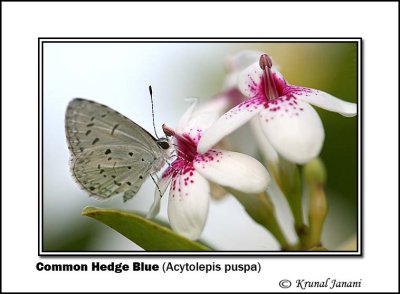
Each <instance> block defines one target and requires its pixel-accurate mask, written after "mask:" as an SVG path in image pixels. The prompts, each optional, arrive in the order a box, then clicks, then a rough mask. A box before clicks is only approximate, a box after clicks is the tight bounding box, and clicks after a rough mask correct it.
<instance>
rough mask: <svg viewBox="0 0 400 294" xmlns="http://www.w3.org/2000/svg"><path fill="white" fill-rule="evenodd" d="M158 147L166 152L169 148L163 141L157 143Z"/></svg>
mask: <svg viewBox="0 0 400 294" xmlns="http://www.w3.org/2000/svg"><path fill="white" fill-rule="evenodd" d="M157 144H158V146H160V147H161V148H162V149H164V150H167V149H168V148H169V144H168V142H165V141H159V142H157Z"/></svg>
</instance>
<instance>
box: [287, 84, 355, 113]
mask: <svg viewBox="0 0 400 294" xmlns="http://www.w3.org/2000/svg"><path fill="white" fill-rule="evenodd" d="M296 88H299V90H296V93H293V96H295V97H296V98H298V99H301V100H303V101H306V102H308V103H310V104H313V105H315V106H318V107H320V108H323V109H326V110H329V111H334V112H337V113H340V114H341V115H343V116H347V117H351V116H355V115H357V104H355V103H351V102H347V101H343V100H341V99H339V98H336V97H335V96H332V95H330V94H328V93H326V92H323V91H319V90H314V89H309V88H300V87H296Z"/></svg>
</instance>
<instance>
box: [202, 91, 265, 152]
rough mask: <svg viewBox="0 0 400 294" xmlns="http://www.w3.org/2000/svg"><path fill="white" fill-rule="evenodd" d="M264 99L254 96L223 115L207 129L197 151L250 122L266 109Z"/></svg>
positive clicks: (206, 148)
mask: <svg viewBox="0 0 400 294" xmlns="http://www.w3.org/2000/svg"><path fill="white" fill-rule="evenodd" d="M263 103H264V100H263V99H259V98H253V99H249V100H246V101H244V102H242V103H240V104H239V105H238V106H236V107H234V108H232V109H231V110H229V111H228V112H227V113H225V114H224V115H223V116H221V117H220V118H219V119H218V120H217V121H216V122H215V123H214V124H212V125H211V127H210V128H209V129H206V130H205V131H204V133H203V136H202V138H201V139H200V141H199V144H198V146H197V151H198V152H200V153H204V152H206V151H207V150H209V149H210V148H212V147H213V146H214V145H215V144H217V143H218V142H219V141H220V140H221V139H222V138H223V137H225V136H227V135H229V134H230V133H232V132H233V131H234V130H236V129H237V128H239V127H240V126H242V125H244V124H245V123H246V122H248V121H249V120H250V119H251V118H252V117H254V116H255V115H257V114H258V113H259V112H260V111H261V110H263V109H264V104H263Z"/></svg>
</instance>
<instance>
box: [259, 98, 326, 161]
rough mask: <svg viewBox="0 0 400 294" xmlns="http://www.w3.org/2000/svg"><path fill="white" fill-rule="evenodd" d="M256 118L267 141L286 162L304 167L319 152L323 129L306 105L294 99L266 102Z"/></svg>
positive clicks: (309, 107)
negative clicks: (265, 105) (264, 107)
mask: <svg viewBox="0 0 400 294" xmlns="http://www.w3.org/2000/svg"><path fill="white" fill-rule="evenodd" d="M259 118H260V123H261V128H262V130H263V131H264V134H265V135H266V137H267V139H268V141H269V142H270V143H271V145H272V146H273V147H274V148H275V150H276V151H277V152H278V153H279V154H280V155H282V156H283V157H285V158H286V159H288V160H290V161H292V162H295V163H298V164H304V163H306V162H308V161H309V160H311V159H313V158H314V157H316V156H318V154H319V153H320V151H321V148H322V143H323V141H324V137H325V134H324V128H323V126H322V122H321V119H320V118H319V116H318V114H317V112H316V111H315V109H314V108H312V107H311V105H309V104H308V103H306V102H303V101H301V100H299V99H296V98H295V97H293V96H292V97H284V98H279V99H276V100H274V101H273V103H269V104H268V105H267V107H266V109H265V110H263V111H262V112H260V115H259Z"/></svg>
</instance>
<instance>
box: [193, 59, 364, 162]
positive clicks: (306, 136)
mask: <svg viewBox="0 0 400 294" xmlns="http://www.w3.org/2000/svg"><path fill="white" fill-rule="evenodd" d="M238 83H239V89H240V90H241V92H242V93H243V94H244V95H245V96H246V97H248V99H247V100H246V101H244V102H242V103H240V104H239V105H237V106H236V107H234V108H232V109H231V110H229V111H228V112H227V113H225V114H224V115H223V116H222V117H220V118H219V119H218V120H217V121H216V122H215V123H214V124H213V125H212V126H211V127H210V128H209V129H208V130H206V131H205V132H204V134H203V136H202V139H201V140H200V142H199V144H198V148H197V150H198V152H199V153H204V152H206V151H207V150H208V149H209V148H211V147H212V146H213V145H215V144H216V143H217V142H218V141H219V140H221V138H223V137H224V136H226V135H228V134H230V133H231V132H233V131H234V130H236V129H237V128H239V127H240V126H242V125H243V124H245V123H246V122H248V121H249V120H250V119H252V118H253V117H255V116H257V115H258V118H259V120H260V124H261V129H262V131H263V133H264V135H265V136H266V138H267V139H268V142H270V143H271V145H272V146H273V148H274V149H275V150H276V151H277V152H278V153H279V154H280V155H282V156H283V157H285V158H286V159H288V160H290V161H292V162H295V163H298V164H303V163H305V162H307V161H309V160H311V159H313V158H314V157H316V156H317V155H318V154H319V152H320V151H321V148H322V144H323V141H324V137H325V134H324V128H323V126H322V122H321V119H320V118H319V116H318V114H317V112H316V111H315V110H314V108H312V107H311V106H310V104H309V103H311V104H313V105H315V106H318V107H321V108H324V109H326V110H329V111H335V112H338V113H340V114H341V115H343V116H354V115H356V114H357V105H356V104H354V103H349V102H345V101H343V100H340V99H338V98H336V97H334V96H332V95H330V94H328V93H325V92H322V91H319V90H314V89H310V88H304V87H298V86H294V85H290V84H288V83H287V82H286V80H285V79H284V78H283V76H282V75H281V74H280V73H279V72H278V71H277V70H276V69H275V68H274V67H273V66H272V61H271V59H270V57H269V56H268V55H266V54H263V55H261V57H260V60H259V62H255V63H254V64H252V65H250V66H249V67H247V68H246V69H245V70H244V71H243V72H242V73H241V74H240V75H239V77H238Z"/></svg>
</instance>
